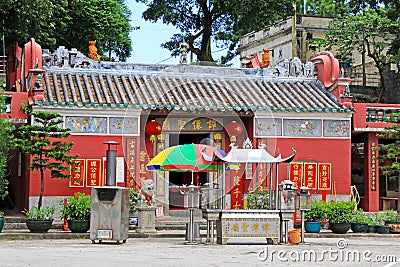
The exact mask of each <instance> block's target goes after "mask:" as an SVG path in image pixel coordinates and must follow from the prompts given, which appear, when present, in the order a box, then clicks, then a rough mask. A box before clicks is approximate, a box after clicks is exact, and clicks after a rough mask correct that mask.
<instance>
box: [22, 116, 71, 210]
mask: <svg viewBox="0 0 400 267" xmlns="http://www.w3.org/2000/svg"><path fill="white" fill-rule="evenodd" d="M29 115H32V116H33V118H34V119H33V120H34V121H33V123H32V124H27V125H22V126H21V127H20V128H19V129H18V137H17V138H16V139H15V145H16V147H17V148H19V149H21V150H22V151H23V152H24V153H25V154H28V155H31V165H30V166H29V167H30V169H31V170H36V171H39V172H40V180H41V188H40V195H39V201H38V209H40V207H41V205H42V198H43V192H44V175H45V171H46V170H49V171H50V174H51V177H52V178H67V179H69V178H70V174H69V172H68V173H65V172H66V171H69V165H70V164H71V163H72V160H74V159H76V158H78V156H70V155H69V152H70V151H71V150H72V146H73V144H74V143H73V142H70V143H68V142H64V141H63V139H65V138H68V137H69V136H70V129H62V128H60V124H61V123H62V122H63V121H62V120H61V119H60V115H58V114H57V113H49V112H42V111H36V112H30V113H29Z"/></svg>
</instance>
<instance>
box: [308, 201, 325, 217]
mask: <svg viewBox="0 0 400 267" xmlns="http://www.w3.org/2000/svg"><path fill="white" fill-rule="evenodd" d="M327 207H328V205H327V203H326V202H323V201H321V200H313V201H312V206H311V210H308V211H306V212H305V213H304V218H305V219H306V220H308V221H321V220H326V219H327V216H328V214H327V211H328V210H327Z"/></svg>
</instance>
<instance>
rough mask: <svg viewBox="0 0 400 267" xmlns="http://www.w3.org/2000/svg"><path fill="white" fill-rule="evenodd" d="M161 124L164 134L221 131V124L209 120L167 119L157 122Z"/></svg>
mask: <svg viewBox="0 0 400 267" xmlns="http://www.w3.org/2000/svg"><path fill="white" fill-rule="evenodd" d="M157 121H158V122H159V123H161V124H162V129H163V131H165V132H181V131H196V132H199V131H200V132H201V131H207V132H210V131H212V132H214V131H223V127H222V122H221V121H218V120H215V119H209V118H198V119H191V118H184V117H182V118H167V119H165V120H157Z"/></svg>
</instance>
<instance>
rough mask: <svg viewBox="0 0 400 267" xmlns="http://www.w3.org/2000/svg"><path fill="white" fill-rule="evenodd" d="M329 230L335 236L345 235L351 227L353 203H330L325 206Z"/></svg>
mask: <svg viewBox="0 0 400 267" xmlns="http://www.w3.org/2000/svg"><path fill="white" fill-rule="evenodd" d="M327 207H328V208H327V213H328V216H327V217H328V221H329V225H330V229H331V231H332V232H333V233H335V234H345V233H347V231H348V230H349V229H350V227H351V220H352V219H353V210H354V208H355V202H354V201H332V202H329V203H328V205H327Z"/></svg>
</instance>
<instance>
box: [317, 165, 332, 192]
mask: <svg viewBox="0 0 400 267" xmlns="http://www.w3.org/2000/svg"><path fill="white" fill-rule="evenodd" d="M331 167H332V166H331V163H318V190H331Z"/></svg>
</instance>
